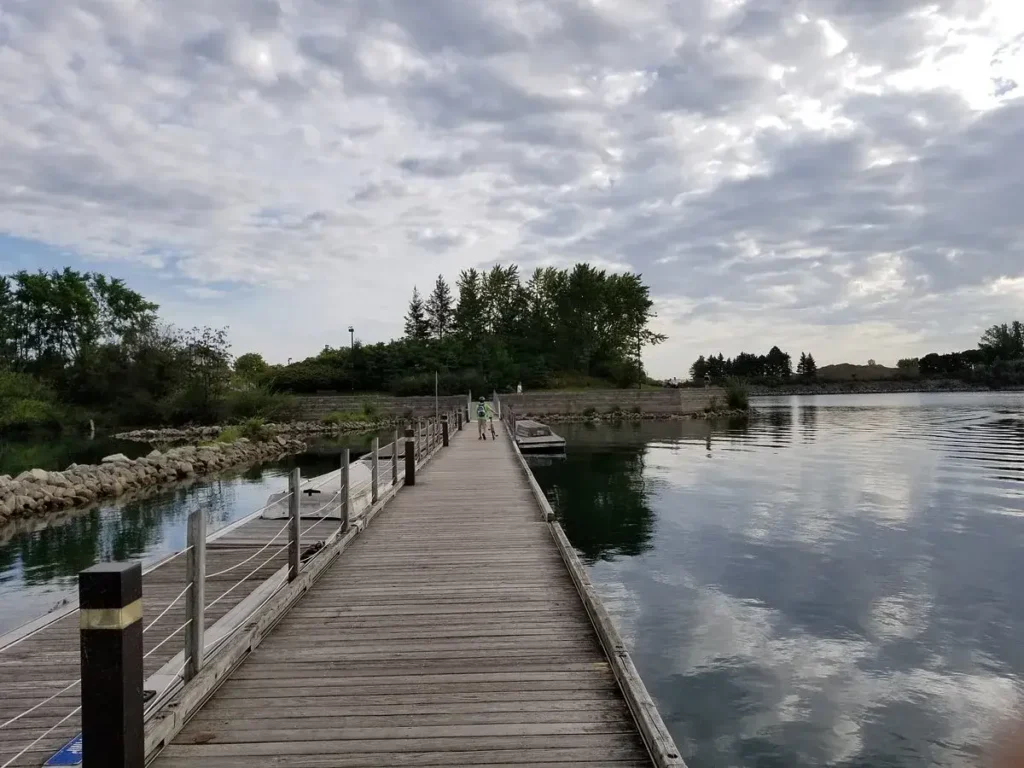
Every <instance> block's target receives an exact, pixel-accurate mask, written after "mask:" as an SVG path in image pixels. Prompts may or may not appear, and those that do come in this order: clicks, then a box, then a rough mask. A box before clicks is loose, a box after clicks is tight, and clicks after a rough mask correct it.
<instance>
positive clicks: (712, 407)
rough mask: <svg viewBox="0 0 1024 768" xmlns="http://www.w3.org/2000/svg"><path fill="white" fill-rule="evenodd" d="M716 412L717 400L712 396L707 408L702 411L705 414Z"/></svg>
mask: <svg viewBox="0 0 1024 768" xmlns="http://www.w3.org/2000/svg"><path fill="white" fill-rule="evenodd" d="M717 410H718V398H717V397H716V396H715V395H712V396H711V398H710V399H709V400H708V404H707V407H706V408H705V409H704V411H705V412H706V413H714V412H715V411H717Z"/></svg>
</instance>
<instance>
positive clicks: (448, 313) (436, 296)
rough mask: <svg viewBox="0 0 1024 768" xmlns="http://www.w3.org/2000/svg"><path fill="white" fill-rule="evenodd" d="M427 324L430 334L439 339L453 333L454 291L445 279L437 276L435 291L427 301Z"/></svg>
mask: <svg viewBox="0 0 1024 768" xmlns="http://www.w3.org/2000/svg"><path fill="white" fill-rule="evenodd" d="M426 309H427V323H428V324H429V326H430V332H431V333H432V334H433V335H434V336H435V337H436V338H438V339H443V338H444V337H445V334H447V333H449V332H450V331H451V326H452V319H453V317H452V314H453V313H452V291H451V289H450V288H449V287H448V283H446V282H445V280H444V277H442V276H441V275H438V276H437V282H435V283H434V290H433V291H432V292H431V294H430V298H429V299H427V307H426Z"/></svg>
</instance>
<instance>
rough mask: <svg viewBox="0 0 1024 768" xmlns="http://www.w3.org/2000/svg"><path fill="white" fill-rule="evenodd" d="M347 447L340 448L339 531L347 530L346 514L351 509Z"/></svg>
mask: <svg viewBox="0 0 1024 768" xmlns="http://www.w3.org/2000/svg"><path fill="white" fill-rule="evenodd" d="M351 458H352V457H351V456H350V454H349V449H348V448H342V449H341V531H342V533H344V532H345V531H347V530H348V516H349V511H350V510H351V509H352V484H351V483H350V482H349V477H350V473H349V462H350V461H351Z"/></svg>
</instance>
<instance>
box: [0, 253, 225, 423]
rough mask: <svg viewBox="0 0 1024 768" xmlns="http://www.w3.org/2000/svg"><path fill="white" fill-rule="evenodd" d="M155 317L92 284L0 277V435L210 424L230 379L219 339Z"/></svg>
mask: <svg viewBox="0 0 1024 768" xmlns="http://www.w3.org/2000/svg"><path fill="white" fill-rule="evenodd" d="M156 311H157V305H156V304H154V303H152V302H150V301H147V300H146V299H145V298H144V297H143V296H142V295H141V294H139V293H137V292H135V291H133V290H131V289H130V288H128V287H127V286H126V285H125V283H124V282H123V281H121V280H117V279H113V278H110V277H107V276H105V275H101V274H96V273H91V272H79V271H76V270H73V269H70V268H67V269H63V270H53V271H51V272H44V271H39V272H34V273H32V272H27V271H20V272H17V273H14V274H12V275H6V276H4V275H0V428H8V429H9V428H16V427H30V426H59V425H61V424H62V423H65V422H67V421H69V420H70V421H74V420H76V419H89V418H96V419H97V420H99V421H100V422H101V423H102V422H104V421H108V422H110V423H119V424H135V425H143V424H159V423H184V422H188V421H211V420H214V419H216V418H217V417H218V416H220V415H221V413H222V412H223V409H224V408H225V405H226V403H227V395H228V392H229V390H230V384H231V380H232V376H233V370H232V366H231V355H230V351H229V346H228V341H227V331H226V330H225V329H214V328H192V329H189V330H183V329H177V328H173V327H171V326H168V325H166V324H162V323H161V322H160V321H159V318H158V317H157V314H156Z"/></svg>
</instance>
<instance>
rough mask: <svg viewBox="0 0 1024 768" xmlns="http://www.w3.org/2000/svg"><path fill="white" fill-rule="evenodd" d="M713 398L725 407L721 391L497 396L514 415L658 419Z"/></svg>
mask: <svg viewBox="0 0 1024 768" xmlns="http://www.w3.org/2000/svg"><path fill="white" fill-rule="evenodd" d="M712 398H715V400H716V402H717V404H718V407H720V408H724V407H725V390H723V389H720V388H717V387H712V388H710V389H603V390H592V391H584V392H524V393H523V394H521V395H501V402H502V404H505V405H510V406H512V408H513V409H514V410H515V412H516V413H517V414H522V415H527V414H529V415H532V416H545V415H555V414H557V415H561V416H569V415H576V414H583V413H586V412H588V411H590V410H591V409H593V411H594V412H595V413H598V414H604V413H611V412H613V411H625V412H627V413H628V412H635V413H644V414H653V415H659V416H671V415H685V414H691V413H699V412H702V411H704V409H705V408H707V407H708V406H710V405H711V402H712Z"/></svg>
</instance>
